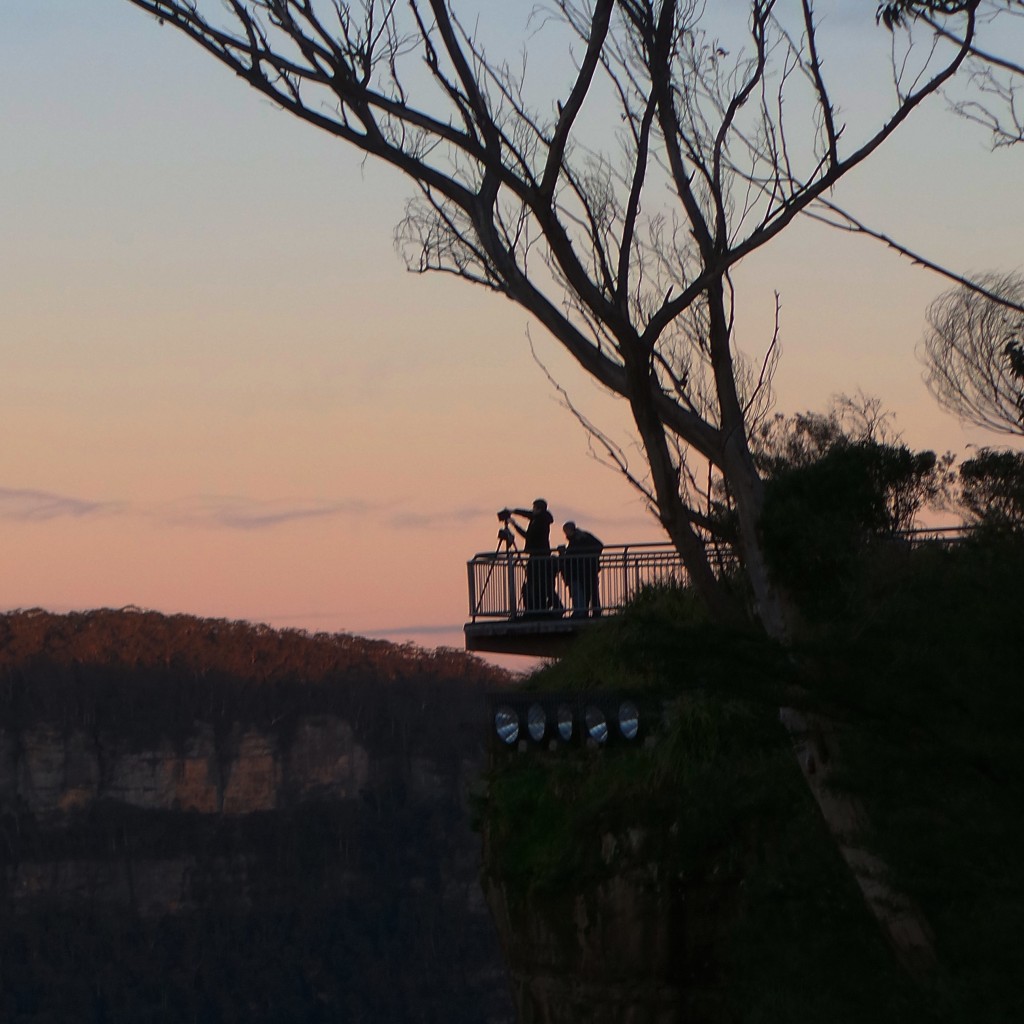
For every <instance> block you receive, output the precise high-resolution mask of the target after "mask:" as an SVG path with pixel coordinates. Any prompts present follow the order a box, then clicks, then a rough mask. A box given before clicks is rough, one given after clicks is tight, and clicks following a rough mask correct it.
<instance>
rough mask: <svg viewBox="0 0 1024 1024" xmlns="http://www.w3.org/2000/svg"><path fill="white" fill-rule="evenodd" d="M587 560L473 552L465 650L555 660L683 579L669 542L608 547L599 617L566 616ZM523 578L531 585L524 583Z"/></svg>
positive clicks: (721, 561) (728, 558)
mask: <svg viewBox="0 0 1024 1024" xmlns="http://www.w3.org/2000/svg"><path fill="white" fill-rule="evenodd" d="M971 532H972V531H971V528H970V527H963V526H960V527H925V528H919V529H912V530H901V531H897V532H894V533H891V534H887V535H884V536H882V537H880V538H879V539H880V540H882V541H884V542H886V543H890V544H893V545H895V546H896V548H897V549H912V548H914V547H917V546H919V545H924V544H927V545H936V546H950V545H954V544H958V543H960V542H961V541H962V540H963V539H964V538H965V537H967V536H969V535H970V533H971ZM592 559H594V556H593V555H590V556H587V555H579V556H575V557H570V558H567V557H566V556H564V555H557V554H553V555H550V556H537V555H533V556H529V555H527V554H526V553H525V552H523V551H520V550H518V549H517V548H515V547H512V548H508V549H505V550H502V549H499V550H497V551H486V552H483V553H481V554H478V555H474V556H473V557H472V558H471V559H470V561H469V562H468V563H467V569H468V572H469V622H467V623H466V625H465V629H464V632H465V635H466V650H467V651H481V652H488V653H494V654H523V655H530V656H533V657H540V658H557V657H560V656H561V655H562V654H564V653H565V651H566V649H567V648H568V647H569V645H570V644H571V643H572V642H573V640H575V639H576V638H577V637H578V636H580V635H581V634H582V633H584V632H585V631H586V630H590V629H597V628H599V627H600V624H601V623H602V622H603V621H605V620H606V619H608V618H611V617H614V616H615V615H618V614H620V613H621V612H622V610H623V609H624V608H625V606H626V605H627V604H629V602H630V601H632V600H633V599H634V598H635V597H636V596H637V594H639V592H640V591H641V590H642V589H643V588H644V587H650V586H655V585H658V584H666V585H669V584H670V585H675V586H685V585H686V584H687V583H688V582H689V577H688V575H687V572H686V569H685V567H684V566H683V563H682V559H681V558H680V557H679V553H678V552H677V551H676V549H675V548H674V547H673V546H672V545H671V544H667V543H661V544H658V543H652V544H646V543H644V544H618V545H609V546H607V547H605V549H604V550H603V551H602V552H601V554H600V556H599V557H598V558H597V566H596V571H597V583H598V594H597V602H598V605H599V606H600V615H595V614H594V610H593V609H590V610H588V611H583V610H580V611H578V612H577V613H576V614H574V613H573V608H572V597H571V595H570V593H569V587H568V585H567V583H566V579H567V578H574V573H578V572H579V571H581V570H580V568H579V567H580V566H581V564H582V563H583V562H584V561H587V560H592ZM713 563H714V566H715V569H716V571H722V570H723V569H724V568H726V567H728V566H730V565H734V564H735V555H734V554H732V552H730V551H729V549H728V548H724V547H723V548H721V549H719V550H718V552H717V556H716V557H715V558H713ZM528 567H529V568H528ZM528 580H531V581H534V582H531V583H529V584H528ZM536 581H540V582H539V583H538V582H536ZM538 594H540V595H541V596H540V598H538ZM545 595H550V598H548V597H546V596H545Z"/></svg>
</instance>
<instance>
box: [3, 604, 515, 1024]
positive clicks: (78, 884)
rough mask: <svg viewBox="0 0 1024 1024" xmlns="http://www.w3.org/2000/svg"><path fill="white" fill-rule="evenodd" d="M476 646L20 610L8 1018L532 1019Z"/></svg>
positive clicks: (7, 787) (12, 697) (8, 856)
mask: <svg viewBox="0 0 1024 1024" xmlns="http://www.w3.org/2000/svg"><path fill="white" fill-rule="evenodd" d="M503 681H504V680H503V677H502V676H501V674H500V673H496V672H495V671H493V670H491V669H489V668H487V667H486V666H484V665H482V664H481V663H479V662H477V661H475V660H473V659H470V658H467V657H465V656H463V655H460V654H457V653H456V652H443V653H441V654H432V653H427V652H422V651H418V650H416V649H413V648H395V647H392V646H391V645H387V644H380V643H371V642H368V641H366V642H363V641H359V640H358V638H353V637H345V636H342V637H336V638H332V637H327V636H317V637H306V636H305V635H304V634H295V633H284V634H282V633H275V632H274V631H270V630H265V629H258V628H252V627H247V626H246V625H245V624H238V623H216V622H208V621H202V620H195V619H188V618H187V617H183V616H181V617H174V618H165V617H162V616H155V615H153V614H152V613H142V612H138V611H135V610H128V611H123V612H96V613H90V614H88V615H81V616H52V615H48V614H46V613H39V612H29V613H16V614H11V615H7V616H3V617H0V872H2V873H0V897H2V904H0V919H2V920H0V1018H2V1019H4V1020H5V1021H12V1022H15V1021H17V1022H22V1021H24V1022H29V1021H42V1020H46V1021H77V1020H81V1021H92V1020H161V1021H168V1022H170V1021H177V1020H181V1021H184V1020H190V1021H191V1020H202V1021H211V1022H212V1021H227V1020H239V1021H243V1020H244V1021H260V1020H266V1021H268V1022H269V1021H272V1020H273V1021H280V1020H287V1019H297V1020H303V1021H307V1020H308V1021H313V1020H323V1021H348V1020H352V1021H358V1020H364V1019H365V1020H371V1019H373V1020H385V1021H388V1020H393V1021H404V1020H410V1021H412V1020H416V1021H420V1020H422V1021H438V1022H439V1024H440V1022H442V1021H443V1022H445V1024H449V1022H457V1021H462V1020H464V1021H467V1022H468V1021H472V1022H474V1024H478V1022H480V1021H494V1022H498V1021H508V1020H510V1019H511V1009H510V1002H509V997H508V993H507V985H506V982H505V976H504V970H503V965H502V963H501V959H500V954H499V950H498V946H497V942H496V940H495V936H494V931H493V925H492V924H491V920H490V917H489V915H488V912H487V908H486V906H485V903H484V900H483V895H482V892H481V889H480V885H479V882H478V872H479V837H478V836H477V835H476V834H475V833H473V832H472V830H471V828H470V824H469V792H470V789H471V787H472V786H473V785H474V784H475V782H476V780H477V779H478V777H479V774H480V771H481V768H482V760H483V742H484V738H485V729H484V724H483V714H484V701H483V694H484V692H485V690H486V689H487V688H490V687H494V686H497V685H501V684H502V683H503Z"/></svg>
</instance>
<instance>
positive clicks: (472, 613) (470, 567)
mask: <svg viewBox="0 0 1024 1024" xmlns="http://www.w3.org/2000/svg"><path fill="white" fill-rule="evenodd" d="M466 569H467V571H468V573H469V617H470V620H471V621H472V622H476V613H477V597H476V560H475V559H474V560H473V561H472V562H468V563H467V564H466Z"/></svg>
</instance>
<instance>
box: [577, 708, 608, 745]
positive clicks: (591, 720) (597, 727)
mask: <svg viewBox="0 0 1024 1024" xmlns="http://www.w3.org/2000/svg"><path fill="white" fill-rule="evenodd" d="M583 721H584V724H585V725H586V727H587V734H588V735H589V736H590V738H591V739H592V740H593V741H594V742H595V743H604V741H605V740H606V739H608V722H607V720H606V719H605V717H604V712H603V711H602V710H601V709H600V708H598V707H595V706H594V705H593V704H588V705H587V710H586V713H585V714H584V716H583Z"/></svg>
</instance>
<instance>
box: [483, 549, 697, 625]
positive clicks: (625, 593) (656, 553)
mask: <svg viewBox="0 0 1024 1024" xmlns="http://www.w3.org/2000/svg"><path fill="white" fill-rule="evenodd" d="M587 557H588V556H586V555H581V556H575V557H572V556H559V555H557V554H552V555H549V556H545V555H527V554H525V553H524V552H522V551H519V550H517V549H515V548H512V549H509V550H499V551H485V552H482V553H480V554H478V555H474V556H473V558H472V559H471V560H470V561H469V563H468V566H467V568H468V571H469V614H470V617H471V619H472V621H473V622H476V621H477V619H515V618H518V617H530V616H536V617H544V616H547V617H552V616H557V615H560V614H562V613H563V612H564V614H565V615H569V614H570V612H571V610H572V608H571V600H570V596H569V588H568V586H567V585H566V582H565V579H564V576H563V574H562V573H561V571H560V570H561V569H562V568H563V567H568V566H570V565H571V564H572V563H573V562H575V563H576V564H577V565H578V564H579V563H580V562H581V561H583V560H585V559H586V558H587ZM589 557H593V556H589ZM531 560H532V564H533V566H534V568H532V569H531V570H530V571H531V573H536V574H537V575H538V576H540V577H542V578H548V579H551V578H553V580H554V592H555V594H556V596H557V599H558V600H557V604H556V607H555V608H554V609H527V607H526V603H525V600H524V599H525V596H526V594H525V587H526V566H527V563H528V562H531ZM598 581H599V598H600V605H601V610H602V613H612V614H614V613H616V612H620V611H622V609H623V608H624V607H625V606H626V605H627V604H628V603H629V602H630V601H631V600H632V599H633V598H635V597H636V595H637V594H638V593H639V592H640V591H641V590H642V589H643V588H644V587H649V586H655V585H658V584H662V585H665V584H674V585H679V586H682V585H685V584H686V582H687V574H686V569H685V568H684V566H683V563H682V559H681V558H680V557H679V553H678V552H677V551H676V549H675V548H674V547H673V546H672V545H671V544H657V543H653V544H618V545H609V546H607V547H606V548H605V549H604V550H603V551H602V553H601V555H600V556H599V558H598ZM558 605H561V608H559V607H558Z"/></svg>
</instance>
